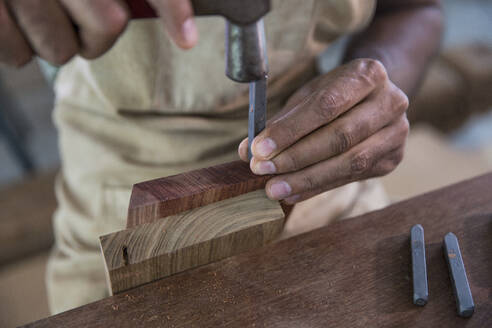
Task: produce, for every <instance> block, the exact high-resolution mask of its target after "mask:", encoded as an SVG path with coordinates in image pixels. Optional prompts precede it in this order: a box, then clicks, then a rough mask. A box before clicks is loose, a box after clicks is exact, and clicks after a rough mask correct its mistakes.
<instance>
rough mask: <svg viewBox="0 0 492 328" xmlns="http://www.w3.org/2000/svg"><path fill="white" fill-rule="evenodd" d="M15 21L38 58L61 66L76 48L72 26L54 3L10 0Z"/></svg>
mask: <svg viewBox="0 0 492 328" xmlns="http://www.w3.org/2000/svg"><path fill="white" fill-rule="evenodd" d="M7 3H8V5H9V7H10V9H11V11H12V13H13V15H14V16H15V19H16V20H17V22H18V24H19V26H20V27H21V29H22V31H23V32H24V35H25V36H26V38H27V40H28V41H29V43H30V45H31V48H32V49H33V50H34V52H35V53H37V54H38V55H39V56H40V57H41V58H43V59H46V60H47V61H49V62H51V63H53V64H56V65H62V64H65V63H66V62H67V61H69V60H70V59H71V58H72V57H73V56H74V55H75V54H76V53H77V52H78V49H79V46H78V40H77V36H76V34H75V31H74V28H73V25H72V23H71V21H70V19H69V18H68V17H67V15H66V13H65V12H64V10H63V8H62V7H61V6H60V4H59V3H58V1H56V0H10V1H8V2H7Z"/></svg>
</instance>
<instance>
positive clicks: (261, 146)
mask: <svg viewBox="0 0 492 328" xmlns="http://www.w3.org/2000/svg"><path fill="white" fill-rule="evenodd" d="M275 149H277V144H276V143H275V141H273V140H272V139H270V138H265V139H263V140H261V141H260V142H258V143H257V144H256V145H255V153H256V154H257V155H260V156H261V157H268V156H270V154H271V153H273V151H274V150H275Z"/></svg>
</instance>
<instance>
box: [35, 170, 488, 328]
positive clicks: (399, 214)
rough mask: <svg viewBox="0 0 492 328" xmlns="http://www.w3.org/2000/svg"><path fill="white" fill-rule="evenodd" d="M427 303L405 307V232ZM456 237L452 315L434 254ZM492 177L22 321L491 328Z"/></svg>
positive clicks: (445, 279)
mask: <svg viewBox="0 0 492 328" xmlns="http://www.w3.org/2000/svg"><path fill="white" fill-rule="evenodd" d="M416 223H420V224H422V225H423V227H424V229H425V237H426V251H427V264H428V273H429V303H428V304H427V305H426V306H425V307H417V306H414V305H413V304H412V282H411V278H410V276H411V275H410V247H409V231H410V228H411V227H412V226H413V225H414V224H416ZM449 231H452V232H454V233H455V234H456V235H457V236H458V238H459V241H460V246H461V251H462V253H463V259H464V262H465V265H466V270H467V273H468V279H469V282H470V287H471V290H472V293H473V297H474V299H475V302H476V311H475V314H474V315H473V316H472V317H471V318H469V319H463V318H459V317H457V315H456V308H455V306H456V305H455V301H454V297H453V292H452V289H451V284H450V279H449V275H448V272H447V267H446V262H445V260H444V256H443V252H442V242H443V237H444V235H445V234H446V233H447V232H449ZM491 236H492V174H489V175H486V176H483V177H480V178H476V179H473V180H471V181H467V182H464V183H460V184H458V185H454V186H451V187H448V188H446V189H443V190H439V191H436V192H433V193H430V194H426V195H423V196H419V197H417V198H414V199H411V200H408V201H405V202H402V203H398V204H395V205H393V206H390V207H388V208H386V209H383V210H381V211H377V212H372V213H369V214H367V215H364V216H361V217H357V218H354V219H350V220H345V221H341V222H338V223H335V224H333V225H331V226H328V227H325V228H322V229H319V230H316V231H313V232H310V233H306V234H303V235H299V236H297V237H294V238H290V239H287V240H284V241H281V242H278V243H275V244H273V245H270V246H267V247H262V248H260V249H257V250H255V251H253V252H248V253H244V254H241V255H239V256H233V257H230V258H227V259H225V260H223V261H220V262H217V263H213V264H210V265H206V266H203V267H200V268H197V269H193V270H189V271H186V272H183V273H180V274H177V275H174V276H171V277H169V278H166V279H162V280H159V281H156V282H154V283H151V284H148V285H145V286H141V287H139V288H136V289H133V290H131V291H128V292H126V293H122V294H119V295H116V296H113V297H110V298H106V299H104V300H101V301H99V302H95V303H92V304H89V305H87V306H84V307H81V308H78V309H75V310H72V311H69V312H66V313H63V314H60V315H57V316H54V317H51V318H48V319H45V320H41V321H38V322H36V323H34V324H32V325H30V327H108V326H113V327H142V326H145V327H254V326H256V327H464V326H466V327H467V328H470V327H491V326H492V315H491V313H492V298H491V295H492V261H491V260H490V259H491V258H492V237H491Z"/></svg>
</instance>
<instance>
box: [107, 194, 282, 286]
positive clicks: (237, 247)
mask: <svg viewBox="0 0 492 328" xmlns="http://www.w3.org/2000/svg"><path fill="white" fill-rule="evenodd" d="M283 225H284V212H283V210H282V208H281V206H280V204H279V203H278V202H277V201H272V200H270V199H268V198H267V196H266V194H265V191H264V190H258V191H254V192H250V193H247V194H244V195H241V196H238V197H234V198H229V199H225V200H222V201H220V202H216V203H213V204H209V205H207V206H203V207H199V208H196V209H193V210H190V211H186V212H184V213H180V214H177V215H173V216H168V217H166V218H164V219H161V220H157V221H154V222H152V223H146V224H141V225H138V226H136V227H133V228H130V229H127V230H123V231H118V232H115V233H112V234H109V235H106V236H102V237H101V238H100V240H101V249H102V252H103V255H104V259H105V264H106V272H107V277H108V281H109V286H110V291H111V292H112V294H116V293H119V292H122V291H125V290H128V289H130V288H134V287H137V286H140V285H142V284H145V283H148V282H152V281H155V280H157V279H159V278H163V277H167V276H169V275H171V274H174V273H177V272H182V271H184V270H187V269H190V268H194V267H197V266H200V265H204V264H208V263H211V262H214V261H218V260H221V259H224V258H226V257H229V256H232V255H235V254H238V253H240V252H244V251H247V250H251V249H253V248H256V247H260V246H263V245H265V244H266V243H268V242H269V241H272V240H274V239H275V238H277V237H278V236H279V234H280V233H281V232H282V229H283Z"/></svg>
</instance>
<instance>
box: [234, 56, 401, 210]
mask: <svg viewBox="0 0 492 328" xmlns="http://www.w3.org/2000/svg"><path fill="white" fill-rule="evenodd" d="M407 108H408V98H407V96H406V95H405V94H404V93H403V92H402V91H401V90H400V89H398V88H397V87H396V86H395V85H394V84H393V83H392V82H391V81H390V80H389V78H388V74H387V72H386V70H385V68H384V66H383V65H382V64H381V63H380V62H379V61H377V60H373V59H357V60H354V61H352V62H350V63H348V64H346V65H344V66H341V67H339V68H337V69H335V70H334V71H332V72H330V73H328V74H326V75H323V76H321V77H319V78H317V79H315V80H313V81H312V82H310V83H308V84H307V85H306V86H305V87H303V88H301V89H300V90H299V91H298V92H296V93H295V94H294V95H293V96H292V98H291V99H290V100H289V101H288V103H287V105H286V107H285V108H284V109H283V110H282V111H281V112H280V113H278V114H277V115H276V116H275V117H274V118H272V119H271V120H270V121H269V122H268V124H267V128H266V129H265V130H264V131H263V132H262V133H260V134H259V135H258V136H257V137H256V138H255V139H254V141H253V144H252V153H253V159H252V160H251V162H250V166H251V169H252V171H253V172H254V173H256V174H259V175H263V174H277V176H275V177H273V178H272V179H270V180H269V181H268V183H267V186H266V192H267V194H268V196H269V197H270V198H272V199H275V200H284V201H285V203H287V204H294V203H296V202H299V201H302V200H305V199H308V198H311V197H313V196H315V195H317V194H319V193H322V192H324V191H327V190H330V189H333V188H336V187H338V186H341V185H345V184H347V183H350V182H353V181H358V180H363V179H368V178H371V177H376V176H381V175H385V174H388V173H389V172H391V171H392V170H393V169H394V168H395V167H396V166H397V165H398V164H399V163H400V161H401V160H402V158H403V149H404V145H405V141H406V138H407V135H408V131H409V124H408V120H407V118H406V114H405V112H406V110H407ZM239 155H240V157H241V158H242V159H243V160H247V139H246V140H243V142H242V143H241V144H240V146H239Z"/></svg>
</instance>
